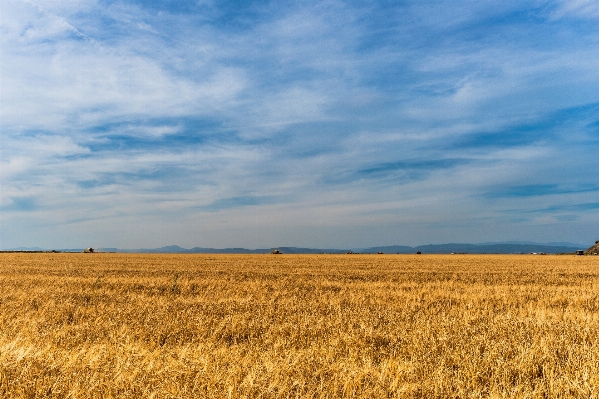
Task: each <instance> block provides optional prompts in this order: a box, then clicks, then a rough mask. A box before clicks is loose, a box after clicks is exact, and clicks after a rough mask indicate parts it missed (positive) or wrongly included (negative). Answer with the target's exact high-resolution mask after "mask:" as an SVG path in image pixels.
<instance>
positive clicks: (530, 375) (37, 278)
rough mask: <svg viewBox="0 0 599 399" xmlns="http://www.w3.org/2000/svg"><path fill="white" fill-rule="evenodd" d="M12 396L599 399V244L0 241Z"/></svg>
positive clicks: (3, 346)
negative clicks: (134, 246)
mask: <svg viewBox="0 0 599 399" xmlns="http://www.w3.org/2000/svg"><path fill="white" fill-rule="evenodd" d="M0 396H1V397H3V398H142V397H143V398H228V397H232V398H279V397H281V398H287V397H294V398H295V397H299V398H316V397H318V398H344V397H347V398H374V397H382V398H469V397H477V398H478V397H497V398H499V397H504V398H537V397H550V398H566V397H575V398H598V397H599V257H589V256H586V257H581V256H579V257H575V256H532V255H515V256H503V255H496V256H475V255H448V256H432V255H422V256H409V255H310V256H305V255H298V256H294V255H249V256H244V255H240V256H231V255H210V256H209V255H122V254H0Z"/></svg>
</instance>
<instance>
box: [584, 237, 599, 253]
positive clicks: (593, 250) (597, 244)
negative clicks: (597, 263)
mask: <svg viewBox="0 0 599 399" xmlns="http://www.w3.org/2000/svg"><path fill="white" fill-rule="evenodd" d="M584 254H585V255H597V254H599V240H597V241H595V245H593V246H592V247H590V248H589V249H587V250H586V251H584Z"/></svg>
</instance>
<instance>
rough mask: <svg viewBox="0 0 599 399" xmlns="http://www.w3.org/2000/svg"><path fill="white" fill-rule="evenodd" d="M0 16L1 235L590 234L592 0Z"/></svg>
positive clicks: (29, 240)
mask: <svg viewBox="0 0 599 399" xmlns="http://www.w3.org/2000/svg"><path fill="white" fill-rule="evenodd" d="M0 11H1V12H2V15H3V18H2V20H1V21H0V28H1V35H0V40H1V48H0V52H1V54H0V55H1V69H0V84H1V97H0V101H1V104H0V105H1V107H0V108H1V109H0V112H1V114H0V116H1V119H0V124H1V131H0V137H1V140H2V145H1V147H0V167H1V169H0V173H1V175H0V183H1V186H0V218H1V225H2V227H1V230H0V240H1V241H0V247H2V248H10V247H19V246H34V245H35V246H45V247H77V246H82V247H85V246H90V245H92V246H98V247H130V248H135V247H159V246H163V245H169V244H178V245H181V246H183V247H194V246H201V247H231V246H235V247H241V246H243V247H248V248H258V247H269V246H285V245H287V246H289V245H293V246H309V247H366V246H374V245H394V244H405V245H418V244H427V243H438V242H450V241H451V242H455V241H463V242H465V241H469V242H481V241H502V240H533V241H541V242H545V241H571V242H590V241H594V240H595V239H597V237H595V236H596V235H597V234H598V232H597V229H596V226H597V225H598V222H599V206H597V204H599V181H598V179H597V170H599V157H597V155H596V154H597V152H598V150H599V46H598V44H599V39H598V38H599V25H598V23H597V22H598V21H599V6H597V5H595V4H594V3H593V2H586V1H580V0H575V1H526V2H505V3H502V4H501V5H498V4H497V3H495V2H493V3H491V2H485V1H482V2H472V1H455V2H451V4H449V3H445V2H433V3H426V4H423V3H421V2H416V1H407V2H402V3H400V4H387V3H384V2H380V3H375V4H369V5H364V4H360V3H355V2H343V1H310V2H284V3H280V2H270V1H251V2H236V1H225V2H216V1H210V0H203V1H198V2H185V4H179V3H174V2H166V1H158V2H151V4H147V2H141V1H86V2H81V1H75V0H73V1H66V0H65V1H45V2H37V1H20V0H7V1H3V2H2V3H1V4H0Z"/></svg>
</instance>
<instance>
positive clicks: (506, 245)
mask: <svg viewBox="0 0 599 399" xmlns="http://www.w3.org/2000/svg"><path fill="white" fill-rule="evenodd" d="M586 248H587V246H586V245H580V244H575V243H569V242H551V243H544V244H540V243H535V242H528V241H509V242H488V243H481V244H459V243H449V244H429V245H419V246H416V247H411V246H406V245H390V246H382V247H369V248H348V249H335V248H326V249H321V248H298V247H276V248H259V249H247V248H202V247H194V248H190V249H187V248H182V247H180V246H178V245H169V246H166V247H161V248H140V249H119V248H97V249H96V251H98V252H119V253H168V254H264V253H270V252H271V250H273V249H277V250H279V251H280V252H281V253H283V254H319V253H327V254H342V253H347V252H353V253H375V254H376V253H378V252H382V253H385V254H414V253H417V252H420V253H423V254H451V253H467V254H519V253H532V252H536V253H542V252H545V253H548V254H558V253H572V252H575V251H576V250H579V249H586ZM12 251H35V252H42V251H48V250H47V249H43V248H38V247H35V248H24V247H20V248H14V249H12ZM58 251H61V252H81V251H83V248H80V249H78V248H75V249H58Z"/></svg>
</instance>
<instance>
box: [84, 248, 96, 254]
mask: <svg viewBox="0 0 599 399" xmlns="http://www.w3.org/2000/svg"><path fill="white" fill-rule="evenodd" d="M94 251H95V250H94V249H93V248H92V247H89V248H85V249H84V250H83V253H86V254H93V253H94Z"/></svg>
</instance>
